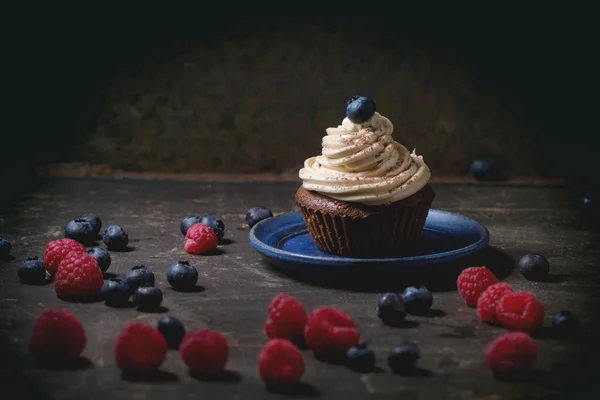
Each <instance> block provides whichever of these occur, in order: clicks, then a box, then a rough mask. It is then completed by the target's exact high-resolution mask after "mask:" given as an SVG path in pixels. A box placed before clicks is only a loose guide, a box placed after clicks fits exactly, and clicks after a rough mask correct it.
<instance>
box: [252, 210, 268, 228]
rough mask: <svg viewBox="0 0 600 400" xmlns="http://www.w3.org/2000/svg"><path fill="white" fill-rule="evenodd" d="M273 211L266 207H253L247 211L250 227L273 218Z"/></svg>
mask: <svg viewBox="0 0 600 400" xmlns="http://www.w3.org/2000/svg"><path fill="white" fill-rule="evenodd" d="M272 216H273V213H272V212H271V210H269V209H268V208H265V207H252V208H251V209H249V210H248V212H247V213H246V223H247V224H248V226H249V227H250V228H252V227H253V226H254V225H256V224H258V223H259V222H260V221H262V220H263V219H267V218H271V217H272Z"/></svg>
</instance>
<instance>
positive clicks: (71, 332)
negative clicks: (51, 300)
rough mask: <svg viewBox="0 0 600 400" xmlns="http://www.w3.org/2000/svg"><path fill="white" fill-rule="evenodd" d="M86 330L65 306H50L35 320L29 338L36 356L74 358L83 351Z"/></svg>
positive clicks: (32, 351) (31, 350) (30, 347)
mask: <svg viewBox="0 0 600 400" xmlns="http://www.w3.org/2000/svg"><path fill="white" fill-rule="evenodd" d="M86 343H87V340H86V338H85V330H84V329H83V326H82V325H81V322H79V320H78V319H77V317H76V316H75V314H73V313H72V312H71V311H69V310H67V309H65V308H49V309H47V310H45V311H44V312H43V313H42V314H41V315H40V316H39V317H38V319H37V320H36V321H35V325H34V326H33V332H32V334H31V338H30V339H29V352H30V353H31V354H32V355H33V356H34V357H40V358H41V357H49V358H52V359H55V358H62V359H64V358H72V357H78V356H79V355H81V353H82V352H83V349H84V348H85V345H86Z"/></svg>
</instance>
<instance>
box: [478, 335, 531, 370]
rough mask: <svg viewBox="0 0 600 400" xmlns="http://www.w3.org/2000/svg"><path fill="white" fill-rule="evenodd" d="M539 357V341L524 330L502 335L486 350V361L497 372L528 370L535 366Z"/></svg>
mask: <svg viewBox="0 0 600 400" xmlns="http://www.w3.org/2000/svg"><path fill="white" fill-rule="evenodd" d="M537 358H538V347H537V343H536V342H535V340H533V339H532V338H531V337H530V336H529V335H528V334H526V333H523V332H508V333H505V334H503V335H500V336H498V337H497V338H496V339H495V340H494V341H493V342H492V343H490V345H489V346H488V348H487V350H486V351H485V362H486V364H487V366H488V368H489V369H490V370H491V371H492V372H493V373H495V374H503V373H511V372H522V371H526V370H528V369H531V368H533V367H534V366H535V363H536V362H537Z"/></svg>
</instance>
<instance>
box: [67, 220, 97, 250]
mask: <svg viewBox="0 0 600 400" xmlns="http://www.w3.org/2000/svg"><path fill="white" fill-rule="evenodd" d="M64 232H65V237H66V238H69V239H73V240H76V241H78V242H79V243H82V244H88V243H90V242H91V241H93V240H94V239H96V235H95V234H94V227H93V226H92V224H90V223H89V222H88V221H87V220H85V219H74V220H72V221H69V222H67V224H66V225H65V229H64Z"/></svg>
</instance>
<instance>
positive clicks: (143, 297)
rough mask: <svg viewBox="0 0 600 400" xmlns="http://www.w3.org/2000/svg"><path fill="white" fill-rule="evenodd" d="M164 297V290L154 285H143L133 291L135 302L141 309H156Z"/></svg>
mask: <svg viewBox="0 0 600 400" xmlns="http://www.w3.org/2000/svg"><path fill="white" fill-rule="evenodd" d="M162 299H163V295H162V292H161V291H160V289H159V288H157V287H154V286H141V287H139V288H137V289H136V290H135V292H133V304H135V305H136V306H137V307H138V308H139V309H140V310H156V309H157V308H159V307H160V303H162Z"/></svg>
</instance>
